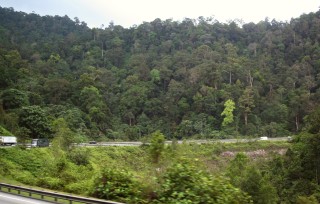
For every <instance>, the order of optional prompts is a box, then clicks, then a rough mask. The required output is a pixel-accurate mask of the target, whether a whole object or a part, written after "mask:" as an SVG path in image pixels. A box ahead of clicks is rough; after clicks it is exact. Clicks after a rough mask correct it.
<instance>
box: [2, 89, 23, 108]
mask: <svg viewBox="0 0 320 204" xmlns="http://www.w3.org/2000/svg"><path fill="white" fill-rule="evenodd" d="M1 99H2V105H3V108H4V109H5V110H7V109H15V108H21V107H23V106H27V105H29V100H28V95H27V94H26V93H25V92H22V91H20V90H17V89H6V90H5V91H3V92H2V94H1Z"/></svg>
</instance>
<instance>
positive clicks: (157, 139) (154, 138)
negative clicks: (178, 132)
mask: <svg viewBox="0 0 320 204" xmlns="http://www.w3.org/2000/svg"><path fill="white" fill-rule="evenodd" d="M164 142H165V137H164V135H163V134H162V133H161V132H160V131H159V130H158V131H156V132H154V133H152V134H151V142H150V155H151V158H152V161H153V162H154V163H158V162H159V160H160V157H161V155H162V153H163V150H164Z"/></svg>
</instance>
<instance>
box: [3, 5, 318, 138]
mask: <svg viewBox="0 0 320 204" xmlns="http://www.w3.org/2000/svg"><path fill="white" fill-rule="evenodd" d="M319 41H320V11H318V12H316V13H310V14H304V15H302V16H300V17H299V18H296V19H292V20H291V21H290V22H277V21H274V20H272V21H270V20H269V19H265V20H264V21H261V22H259V23H257V24H254V23H247V24H243V25H241V26H240V25H239V24H238V23H237V22H230V23H228V24H226V23H221V22H218V21H216V20H215V19H212V18H205V17H199V18H198V19H188V18H186V19H184V20H183V21H182V22H177V21H173V20H170V19H168V20H164V21H163V20H160V19H155V20H154V21H152V22H144V23H143V24H141V25H138V26H133V27H131V28H123V27H122V26H120V25H114V24H113V23H110V24H109V25H108V26H107V27H104V26H101V27H100V28H93V29H90V28H89V27H88V26H87V25H86V23H85V22H80V21H79V19H78V18H75V19H74V20H72V19H70V18H69V17H68V16H63V17H61V16H39V15H37V14H35V13H31V14H27V13H24V12H16V11H14V9H12V8H1V7H0V72H1V75H0V78H1V79H0V91H1V104H2V106H1V107H0V124H1V126H2V127H4V128H5V129H7V130H9V131H11V132H12V133H13V134H15V135H18V136H20V139H23V138H24V139H27V138H37V137H53V136H57V135H59V134H63V133H65V132H66V131H67V132H68V133H70V134H69V135H74V137H76V138H78V139H79V138H80V139H81V138H86V137H90V138H92V139H96V140H99V139H100V140H102V139H107V138H108V139H119V140H138V139H140V138H141V137H143V136H145V135H149V134H150V133H152V132H154V131H156V130H160V131H161V132H162V133H164V135H165V136H166V137H168V138H174V137H175V138H178V139H181V138H188V137H194V138H221V137H227V136H228V137H232V136H236V135H239V134H240V135H250V136H255V135H256V136H258V135H266V136H269V137H276V136H287V135H289V134H293V133H297V132H299V131H300V130H301V129H302V125H303V118H304V117H305V116H306V115H308V114H310V113H311V112H313V110H314V109H315V107H316V106H317V105H319V103H320V75H319V73H320V46H319ZM59 131H60V132H59ZM63 131H65V132H63ZM61 132H63V133H61Z"/></svg>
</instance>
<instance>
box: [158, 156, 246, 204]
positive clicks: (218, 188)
mask: <svg viewBox="0 0 320 204" xmlns="http://www.w3.org/2000/svg"><path fill="white" fill-rule="evenodd" d="M158 197H159V198H158V200H157V202H161V203H215V204H219V203H221V204H222V203H223V204H225V203H251V201H250V199H249V197H248V196H247V195H246V194H245V193H243V192H241V190H239V189H237V188H235V187H233V186H232V185H231V184H230V183H229V182H228V181H227V180H226V179H224V178H222V177H213V176H211V175H209V174H207V173H206V172H203V171H201V170H198V169H196V168H195V166H194V165H192V164H190V163H189V162H186V161H182V162H181V163H177V164H175V165H173V166H172V167H171V168H169V169H168V171H167V172H166V173H165V175H164V177H163V182H162V185H161V190H160V192H159V195H158Z"/></svg>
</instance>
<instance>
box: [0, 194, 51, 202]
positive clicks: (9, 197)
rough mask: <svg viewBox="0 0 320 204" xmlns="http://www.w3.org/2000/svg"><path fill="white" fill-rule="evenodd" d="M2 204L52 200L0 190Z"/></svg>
mask: <svg viewBox="0 0 320 204" xmlns="http://www.w3.org/2000/svg"><path fill="white" fill-rule="evenodd" d="M0 203H1V204H48V203H50V202H45V201H40V200H35V199H32V198H26V197H22V196H18V195H13V194H9V193H3V192H0ZM51 204H52V203H51Z"/></svg>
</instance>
